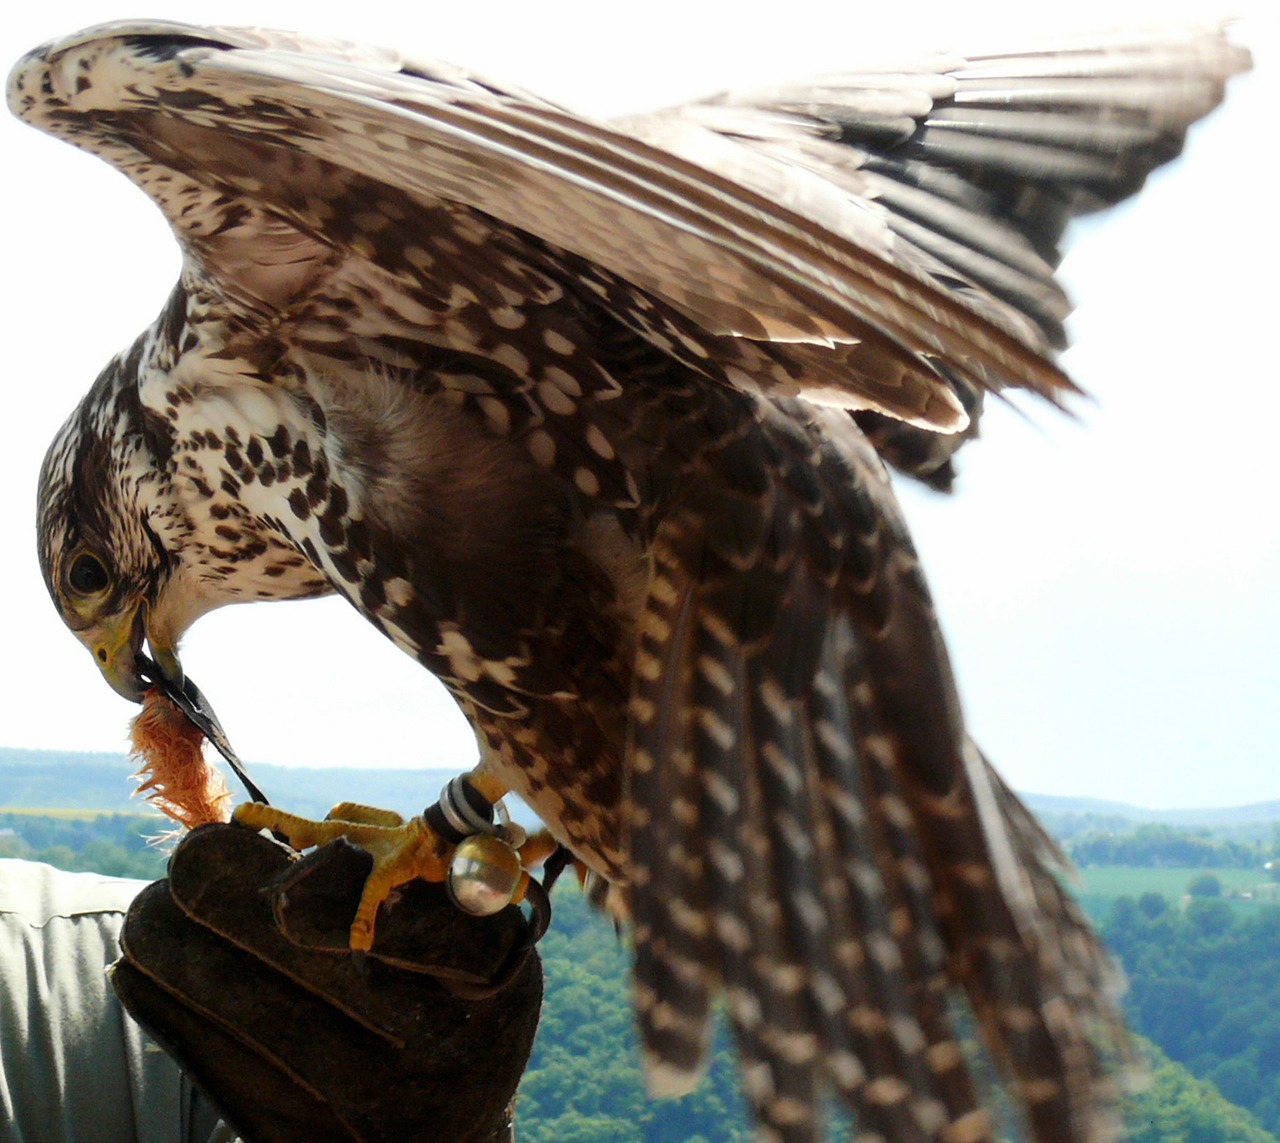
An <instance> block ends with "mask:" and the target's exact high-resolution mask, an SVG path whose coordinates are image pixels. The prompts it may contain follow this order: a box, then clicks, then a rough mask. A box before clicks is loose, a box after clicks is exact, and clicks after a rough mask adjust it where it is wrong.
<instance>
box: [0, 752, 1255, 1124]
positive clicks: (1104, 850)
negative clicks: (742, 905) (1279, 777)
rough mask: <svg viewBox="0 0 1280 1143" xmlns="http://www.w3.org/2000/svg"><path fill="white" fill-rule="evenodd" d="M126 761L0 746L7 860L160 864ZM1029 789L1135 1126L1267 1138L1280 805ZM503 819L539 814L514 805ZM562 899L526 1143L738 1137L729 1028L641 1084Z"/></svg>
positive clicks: (263, 775)
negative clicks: (1099, 978) (681, 1088)
mask: <svg viewBox="0 0 1280 1143" xmlns="http://www.w3.org/2000/svg"><path fill="white" fill-rule="evenodd" d="M133 768H134V767H133V766H132V765H131V764H130V762H129V760H128V759H126V758H125V757H124V756H123V755H112V754H81V753H69V752H58V751H40V750H18V749H2V748H0V857H13V858H20V859H24V860H31V861H44V862H47V863H49V864H51V865H55V866H58V867H59V868H63V869H72V870H91V871H97V872H102V873H107V874H112V875H116V876H123V877H135V878H141V879H145V880H152V879H155V878H159V877H163V876H164V873H165V860H166V850H167V848H168V845H169V843H167V842H166V841H165V840H163V838H164V835H166V834H168V833H170V832H171V829H172V823H170V822H169V821H168V820H167V819H165V818H163V817H161V816H159V815H158V814H157V813H155V812H154V811H153V810H151V809H150V807H148V806H147V805H146V804H145V803H143V802H140V801H139V800H137V799H136V798H131V796H130V789H131V786H130V783H129V782H128V781H127V780H126V779H125V777H124V775H126V774H128V773H129V771H130V770H131V769H133ZM253 776H254V778H255V779H256V780H257V782H258V783H259V784H260V785H261V786H262V787H263V788H264V789H265V790H266V792H267V794H268V796H269V797H270V798H271V799H272V800H273V801H275V802H278V803H280V804H282V805H287V806H289V808H290V809H292V810H295V811H297V812H300V813H304V814H312V815H323V814H324V813H325V812H326V811H327V810H328V808H329V807H330V805H332V804H333V803H335V802H338V801H341V800H343V799H344V798H346V797H348V796H349V795H350V794H351V792H352V791H353V790H359V791H360V794H361V797H362V798H363V799H364V800H366V801H368V802H369V803H370V804H373V805H379V806H387V807H391V808H395V809H397V810H399V811H400V812H401V813H404V814H413V813H418V812H420V811H421V809H422V807H423V806H424V805H426V804H428V803H429V802H431V801H433V800H434V799H435V797H436V796H437V794H438V792H439V789H440V787H441V786H442V785H443V784H444V783H445V782H446V781H447V780H448V779H449V778H450V777H452V776H453V772H452V771H446V770H419V771H407V770H403V769H386V770H376V769H366V768H360V769H358V770H357V769H343V768H324V769H313V770H306V769H298V768H294V767H280V766H255V767H254V768H253ZM238 796H239V795H238V794H237V797H238ZM1025 800H1026V801H1027V802H1028V804H1029V805H1030V806H1031V807H1032V808H1033V809H1034V810H1035V811H1036V812H1037V814H1038V815H1039V816H1040V819H1041V821H1042V822H1043V823H1044V824H1045V826H1046V827H1047V828H1048V830H1049V831H1050V832H1051V833H1052V834H1053V836H1054V837H1055V838H1056V839H1057V840H1058V842H1059V844H1060V845H1061V846H1062V848H1063V850H1064V852H1065V853H1066V854H1067V856H1068V857H1069V858H1070V859H1071V862H1072V863H1073V865H1074V866H1075V867H1076V876H1075V879H1074V881H1073V882H1071V883H1072V884H1073V885H1074V888H1075V891H1076V893H1077V896H1078V899H1079V901H1080V903H1081V905H1082V906H1083V907H1084V909H1085V910H1086V911H1087V912H1088V914H1089V916H1090V917H1091V918H1092V920H1093V922H1094V924H1095V925H1096V926H1098V928H1099V929H1100V930H1101V932H1102V934H1103V936H1104V939H1105V940H1106V941H1107V943H1108V945H1109V946H1110V948H1111V949H1112V951H1113V953H1114V954H1115V956H1116V958H1117V961H1118V963H1119V965H1120V966H1121V968H1122V969H1123V972H1124V975H1125V977H1126V978H1127V982H1128V989H1127V993H1126V996H1125V1000H1124V1007H1125V1012H1126V1014H1127V1016H1128V1018H1129V1022H1130V1024H1131V1026H1132V1027H1133V1028H1134V1030H1135V1031H1136V1032H1137V1033H1138V1034H1139V1037H1140V1039H1139V1045H1140V1053H1141V1055H1142V1057H1143V1059H1144V1062H1145V1066H1146V1081H1145V1086H1143V1087H1141V1088H1140V1089H1139V1090H1137V1091H1135V1092H1134V1093H1133V1094H1131V1095H1130V1096H1129V1097H1128V1099H1127V1101H1126V1104H1125V1115H1126V1124H1127V1127H1128V1129H1129V1139H1130V1140H1131V1143H1277V1141H1278V1140H1280V802H1264V803H1258V804H1253V805H1246V806H1240V807H1236V808H1228V809H1222V808H1218V809H1204V810H1195V809H1179V810H1163V811H1159V810H1150V809H1145V808H1142V807H1138V806H1132V805H1125V804H1122V803H1115V802H1104V801H1098V800H1096V799H1089V798H1070V797H1063V796H1052V797H1050V796H1039V797H1038V796H1036V795H1026V796H1025ZM513 816H515V817H517V819H521V820H524V821H525V822H526V823H529V822H531V820H532V819H531V817H530V816H529V814H528V811H527V810H526V809H524V808H523V807H516V808H515V811H514V815H513ZM555 909H556V918H555V923H554V924H553V926H552V929H551V931H550V933H549V934H548V935H547V937H546V938H545V940H544V942H543V944H542V945H541V949H542V955H543V959H544V966H545V970H546V976H547V993H546V1000H545V1003H544V1006H543V1013H542V1024H541V1027H540V1030H539V1033H538V1043H537V1046H536V1048H535V1050H534V1055H533V1058H532V1060H531V1061H530V1065H529V1068H528V1071H527V1072H526V1074H525V1079H524V1082H523V1085H522V1087H521V1095H520V1101H519V1104H518V1108H517V1121H518V1123H519V1137H520V1139H521V1143H634V1141H638V1140H643V1141H645V1143H748V1141H749V1140H750V1138H751V1135H750V1131H749V1129H748V1127H747V1122H746V1118H745V1114H744V1112H743V1110H742V1106H741V1104H740V1102H739V1100H738V1096H737V1087H736V1075H735V1072H734V1068H733V1061H732V1054H731V1051H730V1048H729V1044H728V1040H727V1037H726V1036H725V1035H724V1032H723V1029H722V1030H721V1033H720V1035H719V1036H718V1038H717V1042H716V1049H715V1056H714V1059H713V1063H712V1067H711V1069H710V1073H709V1075H708V1077H707V1079H706V1080H705V1081H704V1082H703V1083H702V1084H701V1085H700V1086H699V1088H698V1089H697V1090H696V1091H695V1092H693V1093H692V1094H691V1095H689V1096H687V1097H685V1098H684V1099H681V1100H675V1101H663V1102H653V1101H650V1100H648V1099H647V1098H646V1097H645V1095H644V1087H643V1082H642V1079H641V1076H640V1070H639V1064H638V1058H637V1055H636V1049H635V1036H634V1033H633V1029H632V1020H631V1009H630V998H629V995H628V986H627V959H628V951H627V948H626V945H625V938H623V939H619V937H618V936H617V935H616V934H615V933H614V930H613V926H612V924H611V923H610V922H609V921H607V920H606V919H605V918H603V917H600V916H595V915H593V914H592V913H591V911H590V910H589V909H588V908H587V907H586V906H585V904H584V903H583V901H582V899H581V896H580V894H579V892H578V890H577V888H576V885H574V883H573V878H566V879H565V880H564V881H563V882H562V883H561V886H560V887H559V888H558V889H557V891H556V894H555ZM975 1052H976V1049H975ZM978 1066H979V1068H980V1070H981V1069H987V1070H988V1071H989V1066H988V1065H986V1064H984V1063H982V1062H981V1061H979V1065H978ZM1009 1132H1010V1135H1009V1137H1010V1138H1013V1137H1016V1135H1015V1132H1016V1128H1015V1127H1013V1126H1011V1127H1010V1128H1009ZM845 1137H847V1136H845V1135H833V1138H845Z"/></svg>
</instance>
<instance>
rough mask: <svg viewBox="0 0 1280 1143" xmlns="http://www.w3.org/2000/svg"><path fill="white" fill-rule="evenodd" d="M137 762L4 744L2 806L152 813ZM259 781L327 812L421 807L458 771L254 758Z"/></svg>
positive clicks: (293, 802) (231, 783)
mask: <svg viewBox="0 0 1280 1143" xmlns="http://www.w3.org/2000/svg"><path fill="white" fill-rule="evenodd" d="M136 769H137V763H136V762H133V761H131V760H130V759H128V758H126V757H125V755H123V754H87V753H71V752H66V751H56V750H20V749H15V748H13V747H0V808H2V809H9V808H13V807H34V806H38V807H41V808H43V809H90V810H104V811H110V812H113V813H130V814H138V813H146V812H149V809H148V807H147V806H146V804H145V803H143V802H140V801H139V800H138V799H137V798H135V797H133V791H134V789H135V788H136V786H137V783H136V782H135V781H133V780H132V779H131V778H130V777H129V775H130V774H131V773H132V772H133V771H134V770H136ZM222 769H223V772H224V774H225V775H226V779H227V785H228V787H229V788H230V789H231V793H232V796H233V797H235V798H236V799H237V800H243V799H244V798H245V797H246V795H245V793H244V791H243V789H241V787H240V784H239V782H238V781H237V780H236V777H235V775H234V774H232V773H230V771H229V770H228V769H227V768H226V767H225V766H223V768H222ZM249 770H250V773H251V774H252V775H253V778H254V780H255V781H256V782H257V783H258V785H259V786H261V787H262V789H263V791H264V792H265V793H266V795H267V797H269V798H270V799H271V801H272V802H274V803H277V804H278V805H281V806H284V807H287V808H288V809H290V810H291V811H293V812H294V813H299V814H303V815H307V816H319V817H323V816H324V814H326V813H327V812H328V810H329V807H330V806H333V805H334V804H335V803H337V802H343V801H360V802H364V803H366V804H368V805H371V806H380V807H382V808H384V809H391V810H398V811H399V812H400V813H402V814H416V813H421V811H422V807H423V806H425V805H427V804H428V803H430V802H433V801H435V799H436V797H437V796H438V795H439V793H440V787H441V786H443V785H444V784H445V782H447V781H448V780H449V779H450V778H452V777H454V775H455V774H456V773H457V771H455V770H432V769H426V768H424V769H421V770H417V769H413V770H374V769H369V770H366V769H357V768H355V767H332V768H330V767H325V768H302V767H295V766H271V765H268V764H266V763H253V764H251V765H250V767H249Z"/></svg>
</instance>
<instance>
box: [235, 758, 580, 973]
mask: <svg viewBox="0 0 1280 1143" xmlns="http://www.w3.org/2000/svg"><path fill="white" fill-rule="evenodd" d="M467 780H468V782H469V783H470V784H471V785H472V786H473V787H474V788H475V789H476V791H477V792H478V793H480V794H481V795H482V796H483V797H484V798H485V799H486V800H487V801H489V802H490V803H496V802H498V801H499V800H500V799H501V798H502V797H503V795H504V794H506V793H507V789H506V787H505V786H504V785H503V784H502V783H501V782H500V781H499V780H498V779H496V778H494V777H493V776H492V775H490V774H488V773H485V772H479V771H478V772H474V773H472V774H470V775H468V778H467ZM232 817H233V818H234V820H235V821H237V822H239V823H240V824H241V825H246V826H249V827H250V828H251V829H266V830H271V831H273V832H274V833H277V834H280V835H281V836H283V837H285V838H286V839H287V840H288V842H289V844H290V845H291V846H293V847H294V849H298V850H302V849H309V848H311V847H312V846H317V845H324V844H326V843H327V842H330V841H333V840H335V839H336V838H340V837H341V838H345V839H346V840H347V841H349V842H351V843H352V844H353V845H357V846H359V847H360V848H361V849H363V850H365V851H366V852H367V853H368V854H370V856H372V858H373V871H372V872H371V873H370V874H369V876H368V878H367V879H366V880H365V883H364V891H363V892H362V893H361V895H360V906H359V908H358V909H357V910H356V915H355V919H354V921H353V922H352V924H351V935H350V946H351V948H352V950H353V951H356V952H367V951H368V950H369V949H370V948H372V947H373V929H374V922H375V921H376V919H377V914H378V908H379V907H380V906H381V905H382V902H383V901H385V900H386V899H387V898H388V897H389V896H390V895H391V893H392V890H394V889H395V888H396V887H397V886H398V885H403V884H405V882H407V881H412V880H414V878H417V877H420V878H422V879H423V880H424V881H444V880H445V879H446V877H447V876H448V873H449V863H450V860H451V859H452V858H453V854H454V850H455V847H454V846H453V845H452V844H450V843H449V842H447V841H445V839H444V838H442V837H441V836H440V835H439V834H438V833H436V831H435V830H433V829H432V828H431V826H429V825H428V824H427V822H426V820H425V819H424V818H423V817H422V816H421V815H419V816H418V817H413V818H410V819H409V820H408V821H405V820H404V818H402V817H401V816H400V815H399V814H397V813H395V812H394V811H392V810H380V809H375V808H374V807H372V806H363V805H360V804H358V803H356V802H341V803H339V804H338V805H336V806H334V807H333V809H331V810H330V811H329V813H328V816H327V817H326V818H325V819H324V821H319V822H317V821H312V820H311V819H309V818H302V817H298V816H297V815H296V814H290V813H286V812H285V811H283V810H277V809H275V808H274V807H272V806H264V805H262V804H261V803H259V802H248V803H245V804H243V805H239V806H237V807H236V808H235V810H234V811H233V813H232ZM520 832H521V833H523V831H520ZM547 838H549V835H546V837H544V835H542V834H535V835H534V837H532V838H530V839H529V840H528V842H526V843H525V844H524V845H522V846H520V848H519V850H518V852H519V855H520V857H519V860H520V865H521V866H522V867H523V868H527V867H528V866H530V865H535V864H537V863H538V862H539V861H542V860H543V859H544V858H545V857H546V856H547V854H548V853H550V852H551V850H552V849H554V848H555V843H554V841H548V840H547ZM528 881H529V876H528V874H527V873H524V872H521V875H520V878H519V882H518V886H517V888H516V892H515V898H514V900H515V901H516V902H519V901H520V900H521V899H522V898H523V897H524V890H525V887H526V886H527V884H528Z"/></svg>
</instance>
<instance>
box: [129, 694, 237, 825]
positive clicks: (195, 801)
mask: <svg viewBox="0 0 1280 1143" xmlns="http://www.w3.org/2000/svg"><path fill="white" fill-rule="evenodd" d="M129 739H130V741H131V742H132V744H133V750H132V751H131V757H133V758H134V759H135V760H137V761H138V762H139V763H140V765H139V767H138V769H137V770H136V771H135V772H134V775H133V776H134V777H135V778H137V779H138V793H140V794H142V796H143V797H145V798H146V800H147V801H148V802H150V803H151V804H152V805H153V806H155V807H156V809H158V810H159V811H160V812H161V813H162V814H164V815H165V816H166V817H169V818H172V819H173V820H174V821H176V822H179V823H180V824H182V825H184V826H186V827H187V829H194V828H195V827H196V826H198V825H204V824H205V823H206V822H225V821H229V820H230V818H231V791H230V790H228V789H227V784H226V782H225V781H224V780H223V778H222V774H221V772H220V771H219V770H218V768H217V767H216V766H214V765H213V764H212V763H211V762H210V761H209V760H208V759H207V758H206V757H205V756H204V735H203V734H202V733H201V732H200V729H199V728H198V727H197V726H195V725H194V724H193V723H192V722H191V720H190V719H189V718H187V716H186V715H185V714H183V713H182V711H181V710H179V709H178V707H177V706H175V705H174V704H173V702H171V701H170V700H169V699H168V698H166V697H165V696H164V695H163V694H161V693H160V692H159V691H158V690H154V689H153V690H149V691H148V692H147V693H146V695H145V697H144V698H143V701H142V712H141V713H140V714H139V715H138V716H137V717H136V718H134V720H133V722H132V723H131V724H130V726H129Z"/></svg>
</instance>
